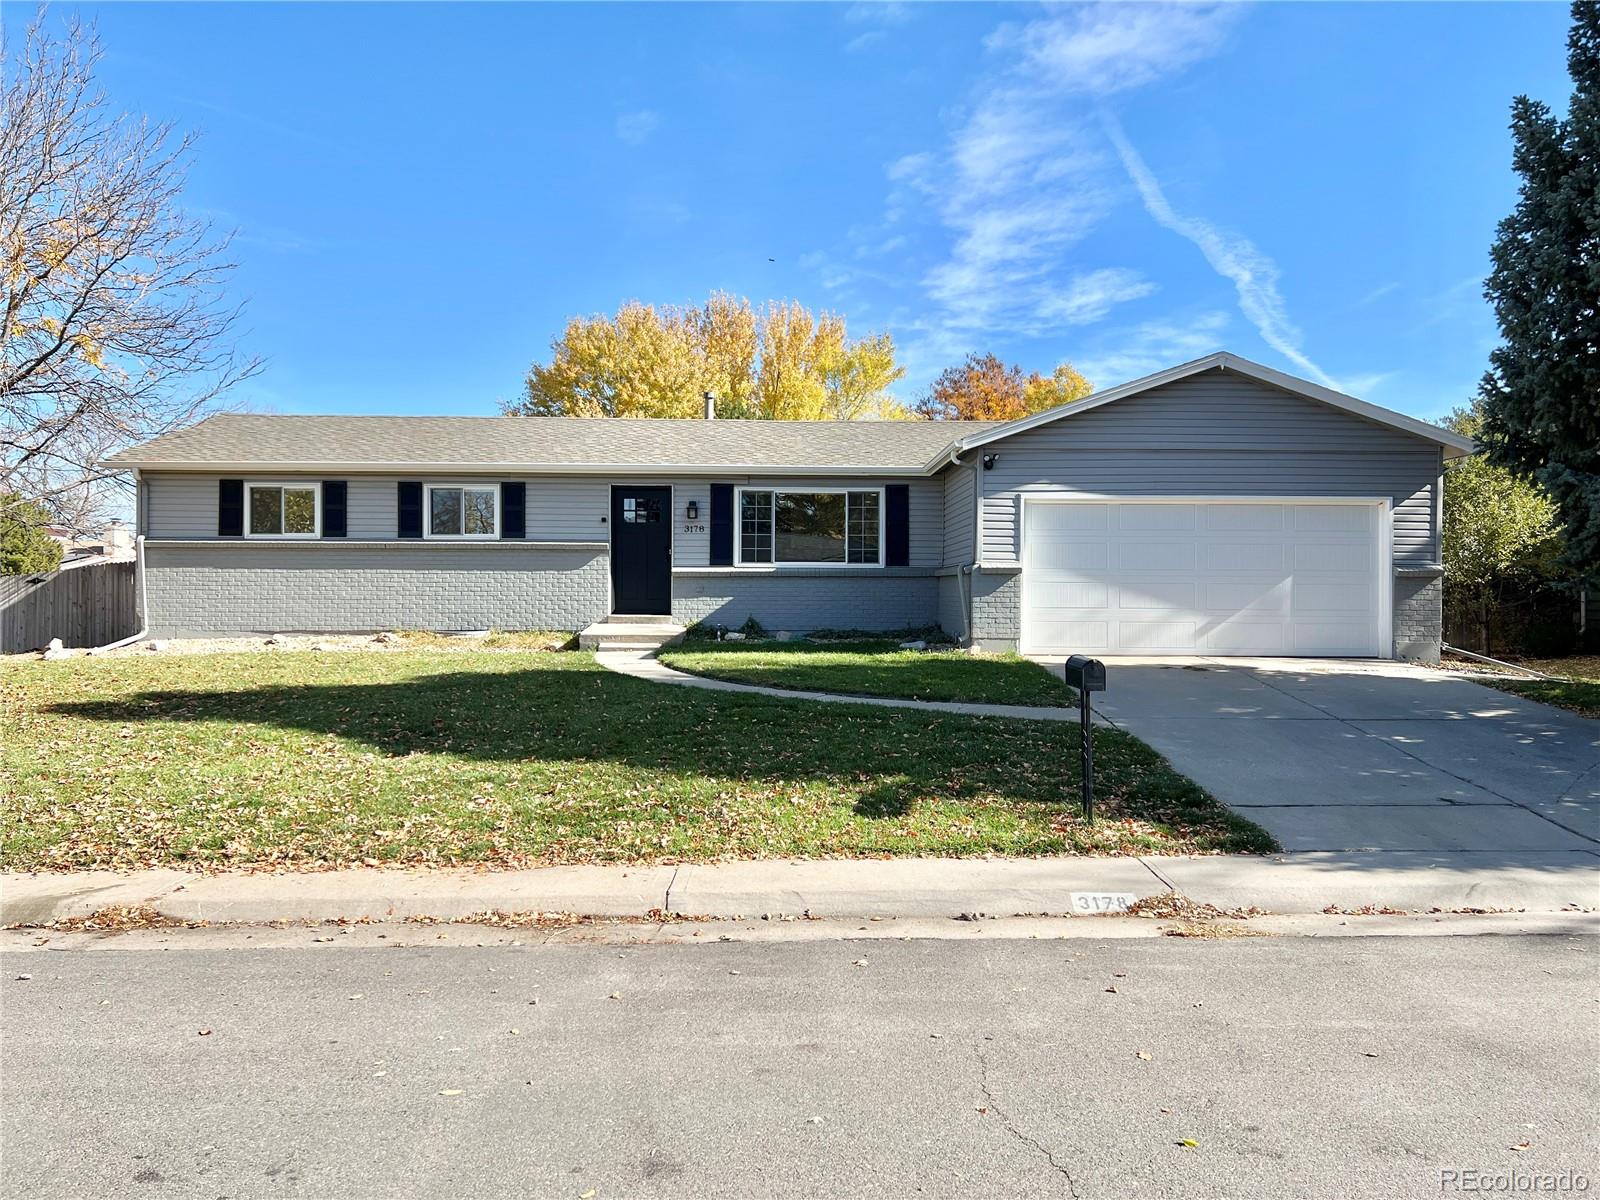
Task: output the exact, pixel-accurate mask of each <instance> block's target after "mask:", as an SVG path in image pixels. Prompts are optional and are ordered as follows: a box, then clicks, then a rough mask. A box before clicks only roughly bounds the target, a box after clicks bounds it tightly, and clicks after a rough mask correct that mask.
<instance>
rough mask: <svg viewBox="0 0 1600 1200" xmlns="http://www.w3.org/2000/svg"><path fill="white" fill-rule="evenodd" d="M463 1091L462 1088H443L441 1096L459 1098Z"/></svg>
mask: <svg viewBox="0 0 1600 1200" xmlns="http://www.w3.org/2000/svg"><path fill="white" fill-rule="evenodd" d="M462 1091H463V1089H462V1088H442V1089H441V1090H440V1092H439V1095H441V1096H459V1095H461V1094H462Z"/></svg>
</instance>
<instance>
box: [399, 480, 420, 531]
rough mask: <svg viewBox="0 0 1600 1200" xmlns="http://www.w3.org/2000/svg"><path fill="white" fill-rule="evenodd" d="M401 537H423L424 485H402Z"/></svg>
mask: <svg viewBox="0 0 1600 1200" xmlns="http://www.w3.org/2000/svg"><path fill="white" fill-rule="evenodd" d="M400 536H401V537H403V538H419V537H421V536H422V485H421V484H420V483H402V484H401V485H400Z"/></svg>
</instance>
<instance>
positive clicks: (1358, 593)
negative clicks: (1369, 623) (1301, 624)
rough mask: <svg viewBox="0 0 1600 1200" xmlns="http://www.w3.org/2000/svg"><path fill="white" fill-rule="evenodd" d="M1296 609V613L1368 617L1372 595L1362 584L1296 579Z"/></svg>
mask: <svg viewBox="0 0 1600 1200" xmlns="http://www.w3.org/2000/svg"><path fill="white" fill-rule="evenodd" d="M1294 608H1295V611H1296V612H1303V613H1347V614H1350V615H1352V616H1357V615H1359V616H1366V615H1367V614H1368V613H1369V612H1370V611H1371V608H1372V593H1371V590H1370V589H1368V588H1367V587H1365V586H1363V585H1362V584H1360V583H1346V582H1344V581H1339V582H1317V581H1315V580H1310V579H1296V580H1295V585H1294Z"/></svg>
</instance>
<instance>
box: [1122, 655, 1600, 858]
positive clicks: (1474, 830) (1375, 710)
mask: <svg viewBox="0 0 1600 1200" xmlns="http://www.w3.org/2000/svg"><path fill="white" fill-rule="evenodd" d="M1106 666H1107V673H1108V683H1109V686H1108V688H1107V690H1106V691H1105V692H1104V693H1102V694H1100V695H1097V696H1096V697H1095V710H1096V712H1097V713H1099V714H1100V715H1101V716H1103V717H1105V718H1106V719H1107V720H1109V721H1110V722H1112V723H1113V724H1115V725H1117V726H1119V727H1120V728H1124V729H1127V730H1128V731H1129V732H1130V733H1133V734H1135V735H1136V736H1138V737H1139V738H1141V739H1143V740H1144V741H1146V742H1148V743H1149V744H1150V745H1151V746H1153V747H1155V749H1156V750H1158V751H1160V753H1162V754H1163V755H1165V756H1166V757H1167V758H1168V759H1169V760H1170V761H1171V762H1172V764H1173V766H1175V767H1177V769H1178V770H1180V771H1182V772H1183V773H1184V774H1185V775H1187V776H1189V777H1190V778H1191V779H1193V780H1194V781H1195V782H1197V783H1199V784H1200V785H1201V786H1202V787H1204V788H1206V789H1207V790H1208V791H1209V792H1211V793H1212V795H1214V796H1216V797H1217V798H1218V799H1219V800H1221V801H1223V802H1224V803H1225V804H1227V805H1229V806H1230V807H1231V808H1235V809H1237V810H1239V811H1240V812H1241V813H1243V814H1244V815H1246V816H1248V817H1249V818H1250V819H1251V820H1253V821H1255V822H1257V823H1258V824H1260V825H1262V826H1264V827H1265V828H1266V829H1267V830H1268V831H1269V832H1271V833H1272V834H1273V836H1274V837H1276V838H1277V839H1278V841H1279V843H1280V844H1281V845H1282V846H1284V847H1285V848H1286V849H1289V850H1325V851H1343V850H1408V851H1430V852H1449V851H1459V850H1466V851H1502V852H1511V851H1531V852H1545V851H1557V850H1600V721H1593V720H1589V719H1587V718H1584V717H1580V716H1578V715H1576V714H1575V713H1571V712H1567V711H1566V710H1564V709H1559V708H1554V707H1551V706H1550V705H1547V704H1540V703H1537V702H1535V701H1532V700H1525V699H1522V698H1521V697H1518V696H1514V695H1511V694H1510V693H1507V692H1502V691H1498V690H1496V689H1494V688H1489V687H1484V686H1483V685H1482V684H1478V683H1474V682H1472V681H1471V680H1470V679H1466V678H1464V677H1462V675H1461V674H1460V673H1458V672H1450V671H1439V670H1431V669H1429V668H1426V667H1419V666H1415V665H1412V664H1409V663H1396V662H1378V661H1370V660H1353V661H1341V660H1330V659H1219V658H1211V659H1206V658H1182V659H1180V658H1161V659H1109V660H1107V663H1106Z"/></svg>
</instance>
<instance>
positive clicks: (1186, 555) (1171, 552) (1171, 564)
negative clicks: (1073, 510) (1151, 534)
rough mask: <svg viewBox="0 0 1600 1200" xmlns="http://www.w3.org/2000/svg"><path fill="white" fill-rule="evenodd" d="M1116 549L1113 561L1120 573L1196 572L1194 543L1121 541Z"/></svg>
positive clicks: (1116, 544) (1112, 557) (1116, 545)
mask: <svg viewBox="0 0 1600 1200" xmlns="http://www.w3.org/2000/svg"><path fill="white" fill-rule="evenodd" d="M1115 547H1116V548H1115V551H1114V553H1113V554H1112V556H1111V561H1112V562H1113V563H1114V564H1115V565H1116V568H1117V569H1118V570H1119V571H1167V570H1179V571H1192V570H1194V564H1195V557H1194V542H1193V541H1187V542H1175V541H1165V540H1162V541H1138V542H1132V541H1129V542H1122V541H1119V542H1117V543H1115Z"/></svg>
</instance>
